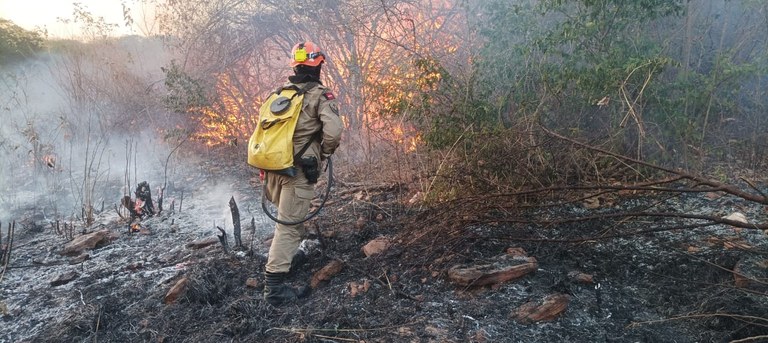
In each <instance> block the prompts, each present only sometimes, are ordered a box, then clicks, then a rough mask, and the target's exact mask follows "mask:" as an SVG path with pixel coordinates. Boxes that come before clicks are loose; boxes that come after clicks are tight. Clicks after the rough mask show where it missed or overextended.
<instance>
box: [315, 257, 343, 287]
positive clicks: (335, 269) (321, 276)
mask: <svg viewBox="0 0 768 343" xmlns="http://www.w3.org/2000/svg"><path fill="white" fill-rule="evenodd" d="M342 269H344V263H342V262H341V261H339V260H333V261H331V262H330V263H328V264H326V265H325V267H323V268H322V269H320V270H319V271H318V272H317V273H315V275H312V281H310V283H309V286H310V287H312V288H317V286H319V285H320V283H321V282H323V281H328V280H330V279H331V278H332V277H333V276H334V275H336V274H338V273H339V272H341V270H342Z"/></svg>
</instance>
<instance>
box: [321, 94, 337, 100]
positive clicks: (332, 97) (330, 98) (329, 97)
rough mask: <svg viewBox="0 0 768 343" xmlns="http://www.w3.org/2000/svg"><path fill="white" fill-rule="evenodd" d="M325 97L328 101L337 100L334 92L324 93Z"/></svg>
mask: <svg viewBox="0 0 768 343" xmlns="http://www.w3.org/2000/svg"><path fill="white" fill-rule="evenodd" d="M323 96H324V97H325V99H326V100H334V99H336V97H335V96H333V92H325V93H323Z"/></svg>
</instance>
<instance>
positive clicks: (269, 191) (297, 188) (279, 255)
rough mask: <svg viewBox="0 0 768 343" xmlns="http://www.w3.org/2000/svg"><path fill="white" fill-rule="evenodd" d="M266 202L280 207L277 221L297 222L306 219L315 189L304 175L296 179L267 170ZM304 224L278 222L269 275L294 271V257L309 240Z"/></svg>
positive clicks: (270, 258) (300, 173)
mask: <svg viewBox="0 0 768 343" xmlns="http://www.w3.org/2000/svg"><path fill="white" fill-rule="evenodd" d="M264 184H265V185H266V187H265V192H266V196H267V199H268V200H269V201H271V202H272V203H273V204H275V206H277V213H278V215H277V219H279V220H281V221H285V222H297V221H300V220H302V219H304V218H306V216H307V212H309V205H310V202H311V201H312V198H313V197H314V196H315V187H314V185H310V184H308V183H307V178H306V177H304V172H302V171H301V168H299V171H298V173H297V175H296V176H295V177H290V176H285V175H280V174H276V173H273V172H269V171H267V172H266V173H265V176H264ZM306 235H307V230H306V229H304V225H303V224H298V225H283V224H280V223H277V225H276V226H275V236H274V238H272V245H271V246H270V247H269V257H268V258H267V265H266V270H267V272H269V273H286V272H288V270H289V269H290V268H291V260H293V255H295V254H296V251H297V250H298V248H299V244H301V241H302V240H303V239H304V238H305V237H306Z"/></svg>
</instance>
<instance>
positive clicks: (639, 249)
mask: <svg viewBox="0 0 768 343" xmlns="http://www.w3.org/2000/svg"><path fill="white" fill-rule="evenodd" d="M227 176H229V177H232V179H231V180H237V181H226V180H230V179H228V178H227ZM180 179H181V181H179V182H177V185H176V186H175V187H172V188H170V189H169V190H168V192H167V194H168V196H173V195H174V194H176V196H178V194H180V193H181V192H182V191H184V194H186V195H185V197H186V198H185V199H184V200H183V204H184V207H183V208H182V210H181V211H178V210H177V211H174V212H173V213H172V212H171V211H165V212H164V213H163V214H162V215H160V216H158V217H153V218H149V219H145V220H144V221H142V226H143V227H144V228H145V232H144V233H129V232H128V224H127V223H126V222H125V221H122V220H120V218H119V217H117V215H116V214H115V213H110V211H105V212H104V213H102V214H100V216H99V222H98V224H96V225H95V226H93V227H91V228H86V229H85V231H88V232H90V231H94V230H97V229H103V228H106V229H109V230H110V231H112V232H114V233H116V234H118V236H117V238H116V239H115V240H114V241H113V242H111V244H108V245H106V246H103V247H99V248H96V249H94V250H92V251H90V252H89V254H90V259H89V260H86V261H84V262H81V263H77V264H70V261H71V260H70V258H69V257H62V256H60V255H59V254H58V252H59V251H60V250H61V248H62V246H63V244H64V243H65V242H66V241H67V239H66V238H65V237H63V236H62V235H60V234H57V233H55V232H54V230H53V229H52V228H51V227H50V225H49V223H48V222H46V221H45V220H44V219H43V218H41V216H40V215H39V214H37V213H36V212H35V210H34V209H29V210H28V211H22V212H19V213H17V214H16V215H17V217H18V218H20V221H19V225H18V227H17V235H16V240H15V243H14V245H15V248H14V249H13V253H12V258H11V266H12V268H11V269H9V270H8V272H7V273H6V275H5V276H4V279H3V280H2V283H0V301H2V303H0V314H1V315H2V319H1V320H0V321H1V322H2V327H3V330H2V332H1V333H0V341H2V342H80V341H93V342H96V341H108V342H144V341H146V342H727V341H732V340H738V339H742V338H746V337H754V336H761V335H768V325H766V324H768V323H767V321H768V296H766V294H765V293H760V292H753V291H750V290H749V289H745V288H737V287H735V286H734V276H733V273H732V272H731V270H732V269H733V268H734V266H735V265H736V264H737V263H738V262H739V261H740V260H744V259H757V260H765V259H766V258H767V255H768V237H767V236H766V234H765V233H763V232H760V231H757V230H736V229H734V228H731V227H725V226H722V225H718V226H711V227H706V228H699V229H678V230H668V231H661V232H656V233H649V234H643V235H627V236H622V237H617V238H612V239H595V240H587V241H581V242H558V241H546V240H552V239H554V240H557V239H573V238H574V237H598V236H601V235H603V236H604V235H608V234H610V235H617V234H618V235H619V236H621V234H622V233H628V232H631V231H633V230H638V229H648V228H655V227H663V226H664V225H668V224H670V223H669V222H667V221H665V220H663V219H653V220H646V221H643V222H640V223H638V222H637V221H633V222H632V223H633V225H621V224H617V222H616V221H608V220H607V219H605V220H596V221H589V222H574V223H564V224H561V225H555V226H550V227H531V226H530V225H526V224H514V223H506V224H505V223H504V221H503V220H501V219H503V218H505V216H511V214H509V213H504V212H503V211H499V212H494V211H489V212H488V213H483V214H482V215H483V216H485V217H486V218H498V219H500V220H499V221H497V222H493V221H485V222H484V223H479V222H478V223H474V224H466V225H465V224H462V223H459V222H457V221H455V220H454V219H455V218H454V217H455V216H454V215H455V214H456V213H461V212H462V211H463V210H464V207H465V206H466V204H461V203H455V202H454V203H451V204H453V205H440V206H435V207H428V206H423V207H422V206H420V205H418V204H415V205H412V204H409V201H408V200H409V199H411V197H412V195H413V193H414V190H409V189H407V188H406V187H398V186H392V187H382V186H381V184H376V185H372V184H370V183H366V182H365V181H364V180H363V181H361V180H359V179H358V180H356V179H354V178H353V177H351V176H348V175H347V176H342V177H340V179H341V180H340V183H339V186H338V187H336V188H335V190H334V192H333V194H332V198H331V199H332V200H331V202H330V203H329V204H328V206H327V208H326V209H325V210H324V211H323V213H322V214H321V216H320V217H319V218H318V219H317V220H314V221H313V222H312V223H311V224H310V226H311V227H318V228H320V230H321V232H323V233H324V234H323V236H328V237H325V238H324V239H323V242H324V244H325V247H323V248H320V249H315V250H311V253H310V259H309V260H308V262H307V263H306V264H305V265H304V266H302V268H300V269H299V270H297V271H296V272H295V273H294V274H293V275H292V276H291V279H290V280H291V282H294V283H297V284H298V283H308V282H309V280H310V278H311V277H312V275H313V274H314V273H315V272H317V271H318V270H319V269H320V268H322V267H323V266H325V265H326V264H328V263H329V262H330V261H331V260H334V259H337V260H341V261H343V262H344V268H343V269H342V271H341V272H340V273H339V274H337V275H335V276H334V277H332V278H331V279H330V280H328V281H325V282H323V283H321V284H320V285H319V286H318V287H317V288H316V289H314V290H313V293H312V294H311V296H310V297H309V298H307V299H303V300H300V301H299V302H297V303H295V304H291V305H287V306H283V307H280V308H274V307H272V306H269V305H267V304H266V303H265V302H264V301H263V300H262V298H261V287H262V286H261V285H260V284H261V282H260V281H261V280H263V266H264V262H265V257H264V255H265V253H266V251H267V249H268V245H267V244H268V243H267V242H265V241H266V240H267V239H268V238H269V237H268V236H269V233H270V232H271V224H270V223H269V222H268V220H267V219H266V218H265V217H264V216H263V215H261V214H260V211H261V209H260V205H259V204H260V197H259V196H258V192H257V190H256V189H255V188H254V186H255V185H257V183H258V181H257V178H256V176H255V175H254V174H253V173H252V171H251V170H248V169H247V168H244V167H243V166H241V165H240V163H239V161H236V162H229V163H222V162H217V163H212V162H208V164H206V163H203V164H201V167H200V168H199V169H195V170H194V171H190V174H189V175H187V176H184V177H181V178H180ZM222 180H224V181H222ZM246 180H247V181H248V182H246ZM219 181H222V182H219ZM214 183H215V184H216V186H214V185H213V184H214ZM222 184H223V186H222ZM368 186H370V187H368ZM230 196H234V197H235V199H236V200H237V201H238V204H239V206H240V212H241V219H242V220H243V226H244V230H243V231H244V232H243V241H244V243H245V245H246V247H248V248H246V249H244V250H243V251H235V252H232V253H229V254H227V253H225V252H224V251H223V250H222V248H221V246H220V245H218V244H216V245H212V246H208V247H205V248H201V249H192V248H187V247H186V244H187V243H189V242H191V241H194V240H198V239H201V238H205V237H211V236H215V235H216V233H217V231H216V230H215V229H214V223H213V222H215V221H216V220H218V224H216V225H220V226H225V227H227V230H228V231H229V232H230V237H229V240H230V242H232V236H231V226H232V225H231V223H226V221H223V220H222V219H220V218H224V217H225V216H226V215H227V213H228V212H229V208H228V206H227V200H228V199H229V197H230ZM179 200H180V199H179ZM649 206H654V207H661V208H664V209H667V210H669V209H674V210H676V211H680V212H684V213H705V214H712V215H727V214H729V213H731V212H734V211H741V212H743V213H745V214H746V216H747V218H749V219H750V220H755V221H760V222H765V220H766V210H765V208H763V207H761V206H756V205H753V204H749V203H746V202H743V201H741V200H738V199H733V198H729V197H720V198H716V199H711V198H708V197H705V196H703V195H684V196H679V197H673V198H664V199H659V198H653V197H643V198H634V197H626V198H621V199H617V200H616V201H615V202H614V203H613V204H611V205H610V206H605V208H602V207H601V208H596V209H591V210H586V209H585V208H584V207H583V206H582V205H581V204H571V205H564V206H556V207H545V208H533V209H529V210H526V211H523V210H521V212H519V213H515V214H514V216H515V217H523V218H530V219H535V218H557V217H573V216H580V215H587V214H594V213H603V212H611V211H621V210H632V209H637V208H648V207H649ZM252 217H255V218H256V219H255V220H256V223H257V224H256V228H255V230H252V228H251V227H250V220H251V218H252ZM21 218H23V219H24V220H21ZM460 219H467V218H460ZM470 219H471V218H470ZM676 224H679V223H676ZM78 234H79V232H78ZM382 235H383V236H387V237H390V238H392V240H393V245H392V247H391V248H390V249H389V250H387V251H386V252H384V253H383V254H381V255H377V256H373V257H367V258H366V257H365V255H364V254H363V253H362V252H361V247H362V246H363V245H365V244H366V243H367V242H369V241H370V240H372V239H374V238H376V237H379V236H382ZM542 239H543V241H542ZM510 247H519V248H523V249H525V251H526V252H527V253H528V255H529V256H533V257H535V258H536V259H537V260H538V270H536V271H535V272H534V273H532V274H529V275H526V276H524V277H522V278H521V279H518V280H515V281H511V282H506V283H503V284H500V285H495V286H492V287H461V286H457V285H456V284H454V283H452V282H451V281H449V280H448V278H447V277H446V274H447V273H446V272H447V270H448V269H449V268H450V267H451V266H454V265H456V264H466V263H468V264H480V263H483V262H485V261H489V260H492V259H494V258H495V257H497V256H500V255H503V254H504V253H505V251H506V250H507V249H508V248H510ZM70 271H75V272H77V273H78V277H77V278H76V279H75V280H73V281H72V282H70V283H67V284H64V285H61V286H56V287H54V286H51V284H50V281H51V280H52V279H53V278H54V277H55V276H57V275H60V274H63V273H65V272H70ZM573 272H581V273H586V274H589V275H592V276H593V279H594V280H593V282H591V283H583V282H578V281H576V280H574V279H573V278H572V277H570V276H569V273H573ZM181 278H187V280H188V284H187V287H186V291H185V292H184V293H182V295H181V296H180V297H179V298H178V299H177V300H176V301H175V302H172V303H170V304H165V303H164V301H163V299H164V297H165V295H166V293H167V292H168V290H169V289H170V288H171V286H172V285H173V284H175V283H176V282H177V281H178V280H179V279H181ZM249 278H255V279H256V280H258V281H259V282H257V285H255V287H252V286H247V285H246V280H247V279H249ZM351 284H354V285H365V284H369V285H370V287H368V288H367V290H361V291H359V292H354V293H356V294H353V292H352V288H351V286H350V285H351ZM763 291H764V289H763ZM555 293H560V294H567V295H569V296H570V303H569V304H568V307H567V309H566V310H565V312H564V313H563V314H562V315H560V316H559V317H557V318H555V319H554V320H551V321H546V322H539V323H521V322H519V321H517V320H516V319H514V318H513V317H512V314H513V312H514V311H515V310H516V309H517V308H518V307H519V306H520V305H522V304H524V303H526V302H528V301H531V300H539V299H542V298H543V297H545V296H547V295H550V294H555ZM751 341H759V339H755V340H751Z"/></svg>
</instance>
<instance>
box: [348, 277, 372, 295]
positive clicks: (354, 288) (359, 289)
mask: <svg viewBox="0 0 768 343" xmlns="http://www.w3.org/2000/svg"><path fill="white" fill-rule="evenodd" d="M370 288H371V280H367V279H366V280H365V281H363V282H362V283H357V282H354V281H353V282H350V283H349V295H350V296H352V297H353V298H354V297H356V296H357V295H358V294H360V293H366V292H368V289H370Z"/></svg>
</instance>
